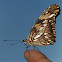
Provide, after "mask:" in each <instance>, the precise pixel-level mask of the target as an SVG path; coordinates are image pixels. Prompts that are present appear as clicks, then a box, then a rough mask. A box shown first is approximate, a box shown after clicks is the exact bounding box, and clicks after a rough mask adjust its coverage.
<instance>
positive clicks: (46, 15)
mask: <svg viewBox="0 0 62 62" xmlns="http://www.w3.org/2000/svg"><path fill="white" fill-rule="evenodd" d="M58 14H60V7H59V6H58V5H57V4H53V5H51V6H50V7H48V8H47V9H46V10H45V11H44V12H43V13H42V14H41V15H40V17H39V18H38V19H37V21H36V22H35V24H34V25H33V27H32V29H31V31H30V33H29V35H28V38H27V39H26V40H23V42H24V43H27V44H28V45H30V46H34V45H37V46H47V45H49V44H54V42H56V40H55V38H56V36H55V34H56V31H55V23H56V21H55V18H56V16H57V15H58Z"/></svg>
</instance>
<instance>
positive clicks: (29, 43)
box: [22, 39, 33, 46]
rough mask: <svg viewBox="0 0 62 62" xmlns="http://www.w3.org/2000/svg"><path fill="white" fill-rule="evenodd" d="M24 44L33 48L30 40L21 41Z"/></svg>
mask: <svg viewBox="0 0 62 62" xmlns="http://www.w3.org/2000/svg"><path fill="white" fill-rule="evenodd" d="M22 42H23V43H24V44H28V45H31V46H33V41H32V40H28V39H25V40H23V41H22Z"/></svg>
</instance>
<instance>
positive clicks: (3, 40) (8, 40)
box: [3, 40, 22, 45]
mask: <svg viewBox="0 0 62 62" xmlns="http://www.w3.org/2000/svg"><path fill="white" fill-rule="evenodd" d="M3 41H4V42H6V41H21V40H3ZM21 42H22V41H21ZM18 43H19V42H16V43H13V44H11V45H15V44H18Z"/></svg>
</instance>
